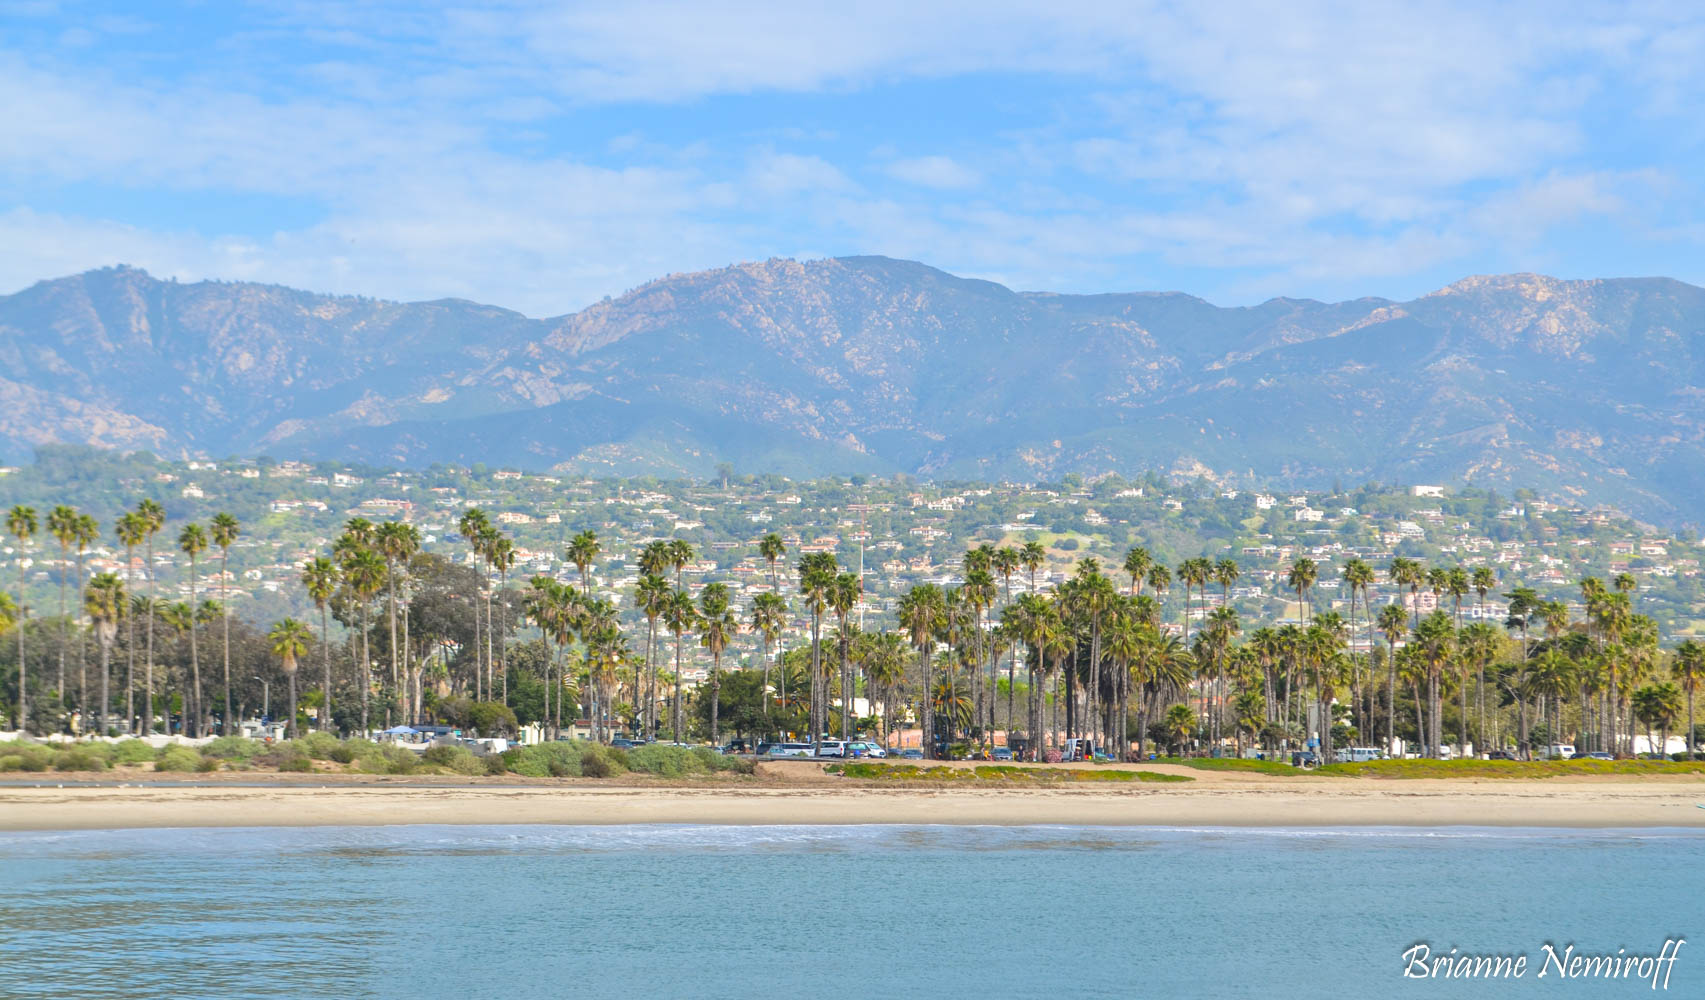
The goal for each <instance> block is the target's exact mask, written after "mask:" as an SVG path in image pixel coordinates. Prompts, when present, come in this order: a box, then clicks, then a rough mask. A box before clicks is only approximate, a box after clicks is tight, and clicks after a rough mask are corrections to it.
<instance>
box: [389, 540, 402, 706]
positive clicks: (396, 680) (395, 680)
mask: <svg viewBox="0 0 1705 1000" xmlns="http://www.w3.org/2000/svg"><path fill="white" fill-rule="evenodd" d="M385 590H386V592H387V598H388V600H387V601H386V604H387V607H386V608H385V614H386V615H387V616H388V617H389V618H390V625H391V696H390V697H389V698H387V699H385V728H387V729H389V728H390V727H391V703H392V702H394V701H396V700H397V689H398V687H399V686H400V684H401V682H402V679H401V677H400V676H399V673H398V670H397V571H396V566H395V565H393V563H392V560H389V559H387V560H385Z"/></svg>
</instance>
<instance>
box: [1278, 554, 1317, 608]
mask: <svg viewBox="0 0 1705 1000" xmlns="http://www.w3.org/2000/svg"><path fill="white" fill-rule="evenodd" d="M1319 578H1320V568H1319V567H1318V566H1316V565H1315V563H1314V560H1313V559H1310V558H1308V557H1307V556H1304V557H1302V558H1300V559H1298V560H1296V561H1295V562H1293V563H1291V568H1290V571H1289V572H1287V573H1286V574H1285V586H1287V587H1289V588H1290V589H1291V590H1293V591H1296V595H1297V610H1298V611H1299V612H1300V613H1301V614H1302V623H1303V624H1304V625H1307V624H1308V619H1309V602H1308V594H1309V591H1311V590H1313V589H1314V583H1315V581H1316V580H1318V579H1319Z"/></svg>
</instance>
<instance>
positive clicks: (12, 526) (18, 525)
mask: <svg viewBox="0 0 1705 1000" xmlns="http://www.w3.org/2000/svg"><path fill="white" fill-rule="evenodd" d="M39 528H40V525H39V524H38V523H37V521H36V510H35V508H34V507H27V506H24V505H22V504H19V505H16V506H14V507H13V508H12V509H11V510H9V511H7V512H6V532H7V534H9V535H11V536H12V537H13V538H16V539H17V540H18V601H17V612H16V615H17V621H16V628H17V630H18V731H19V732H21V733H27V732H29V728H30V723H29V718H30V693H29V691H30V689H29V685H28V684H27V683H26V682H27V681H28V680H29V677H28V673H27V671H26V670H25V669H24V663H25V661H24V622H25V620H27V619H28V618H29V613H30V612H29V607H28V605H26V604H25V603H24V563H25V559H24V546H25V545H26V544H28V543H29V540H30V539H31V538H34V537H35V533H36V531H37V530H39Z"/></svg>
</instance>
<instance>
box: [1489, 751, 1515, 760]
mask: <svg viewBox="0 0 1705 1000" xmlns="http://www.w3.org/2000/svg"><path fill="white" fill-rule="evenodd" d="M1486 759H1487V760H1515V759H1516V755H1515V754H1513V753H1511V752H1509V751H1508V750H1493V751H1492V752H1491V753H1489V754H1487V755H1486Z"/></svg>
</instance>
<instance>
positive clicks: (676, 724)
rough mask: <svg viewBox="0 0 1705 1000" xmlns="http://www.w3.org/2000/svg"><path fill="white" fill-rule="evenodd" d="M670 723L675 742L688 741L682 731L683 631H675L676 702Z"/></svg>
mask: <svg viewBox="0 0 1705 1000" xmlns="http://www.w3.org/2000/svg"><path fill="white" fill-rule="evenodd" d="M670 715H671V716H672V718H671V719H670V725H671V726H672V727H673V728H674V730H675V742H676V743H685V742H687V741H686V740H685V739H684V738H683V736H684V734H683V733H682V732H681V633H679V632H676V633H675V704H674V705H673V706H671V708H670Z"/></svg>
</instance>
